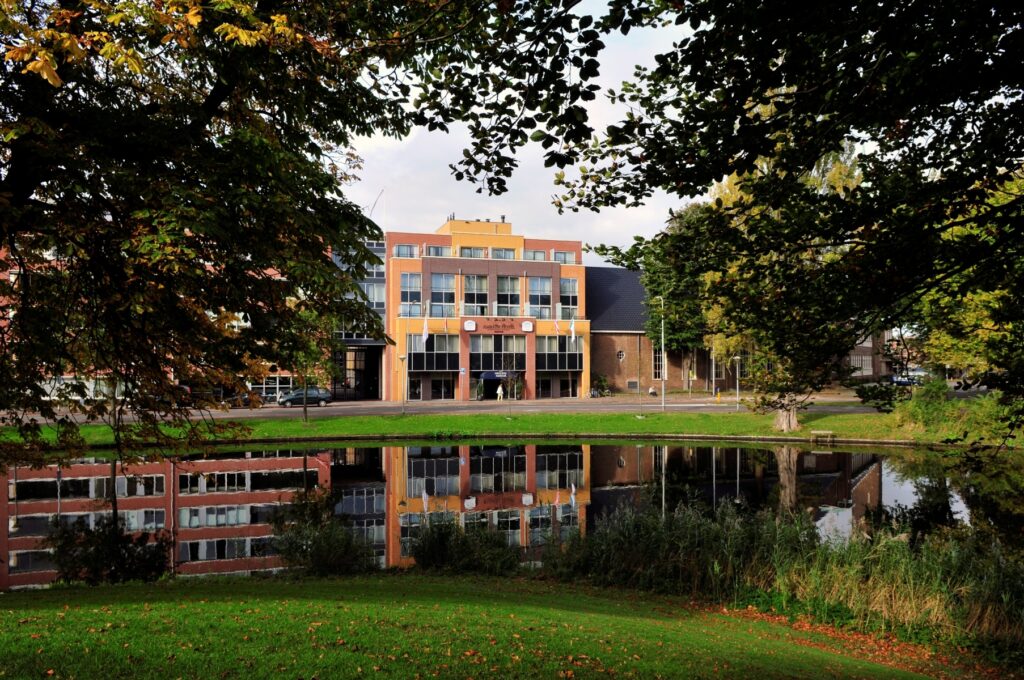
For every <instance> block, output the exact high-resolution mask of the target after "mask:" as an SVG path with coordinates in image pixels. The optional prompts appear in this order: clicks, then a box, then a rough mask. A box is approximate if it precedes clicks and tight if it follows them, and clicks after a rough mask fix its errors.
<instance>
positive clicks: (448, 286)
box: [430, 274, 455, 317]
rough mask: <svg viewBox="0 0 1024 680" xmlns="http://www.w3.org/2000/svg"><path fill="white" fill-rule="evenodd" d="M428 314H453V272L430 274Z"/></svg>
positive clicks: (435, 315) (436, 315)
mask: <svg viewBox="0 0 1024 680" xmlns="http://www.w3.org/2000/svg"><path fill="white" fill-rule="evenodd" d="M430 316H434V317H439V316H455V274H431V275H430Z"/></svg>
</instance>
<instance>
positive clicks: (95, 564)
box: [43, 515, 174, 585]
mask: <svg viewBox="0 0 1024 680" xmlns="http://www.w3.org/2000/svg"><path fill="white" fill-rule="evenodd" d="M151 539H152V540H151ZM43 545H44V546H45V547H47V548H49V549H50V550H52V551H53V561H54V564H55V565H56V567H57V580H58V581H63V582H65V583H70V582H74V581H82V582H85V583H88V584H89V585H97V584H100V583H122V582H124V581H156V580H157V579H159V578H160V577H161V576H163V575H164V574H166V573H167V572H168V570H169V568H170V557H171V549H172V547H173V545H174V541H173V539H172V538H171V535H170V534H169V533H168V532H166V531H159V532H156V533H154V534H150V533H148V532H142V533H140V534H138V535H137V536H134V537H133V536H131V535H129V534H128V533H126V532H125V530H124V522H123V521H119V522H115V521H114V517H113V515H103V516H101V517H100V518H99V519H97V520H96V524H95V526H94V527H92V528H90V527H89V525H88V524H86V522H85V518H84V517H80V518H78V519H77V520H76V521H74V522H70V523H69V522H61V521H58V520H56V519H54V521H53V522H52V524H51V525H50V530H49V532H48V533H47V535H46V538H45V539H44V540H43Z"/></svg>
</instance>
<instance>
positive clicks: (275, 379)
mask: <svg viewBox="0 0 1024 680" xmlns="http://www.w3.org/2000/svg"><path fill="white" fill-rule="evenodd" d="M291 390H292V379H291V376H285V377H281V376H276V375H268V376H267V377H265V378H264V379H263V382H259V383H253V384H252V391H253V392H255V393H256V394H258V395H260V396H261V397H263V399H264V401H267V400H269V401H274V400H275V399H277V395H278V394H279V393H281V392H290V391H291Z"/></svg>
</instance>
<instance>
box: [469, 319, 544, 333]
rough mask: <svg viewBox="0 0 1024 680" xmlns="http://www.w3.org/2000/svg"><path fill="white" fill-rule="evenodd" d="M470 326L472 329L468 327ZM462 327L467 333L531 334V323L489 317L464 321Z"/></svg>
mask: <svg viewBox="0 0 1024 680" xmlns="http://www.w3.org/2000/svg"><path fill="white" fill-rule="evenodd" d="M470 324H472V327H471V326H470ZM462 327H463V328H464V329H466V330H467V331H470V332H472V331H475V330H479V332H481V333H532V332H533V322H532V321H519V320H517V319H509V318H505V317H489V318H485V319H480V320H479V323H478V322H476V321H471V320H470V321H466V322H465V323H463V324H462Z"/></svg>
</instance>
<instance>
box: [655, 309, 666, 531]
mask: <svg viewBox="0 0 1024 680" xmlns="http://www.w3.org/2000/svg"><path fill="white" fill-rule="evenodd" d="M657 299H658V300H659V301H660V302H661V412H662V413H664V412H665V370H666V369H667V368H668V366H667V364H668V362H666V361H665V358H666V357H665V298H664V296H662V295H659V296H658V298H657ZM662 514H664V512H663V513H662Z"/></svg>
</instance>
